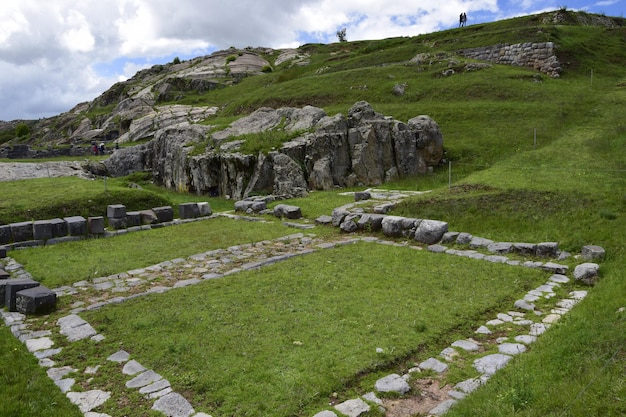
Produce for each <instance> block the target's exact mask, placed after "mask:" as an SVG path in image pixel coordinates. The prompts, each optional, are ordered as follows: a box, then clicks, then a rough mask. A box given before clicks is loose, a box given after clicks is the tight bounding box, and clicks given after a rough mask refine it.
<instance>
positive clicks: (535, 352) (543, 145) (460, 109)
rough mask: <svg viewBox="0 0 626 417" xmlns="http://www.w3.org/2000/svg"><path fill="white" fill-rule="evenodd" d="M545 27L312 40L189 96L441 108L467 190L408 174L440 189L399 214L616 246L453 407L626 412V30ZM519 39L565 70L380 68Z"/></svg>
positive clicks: (571, 245) (506, 235)
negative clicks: (521, 349)
mask: <svg viewBox="0 0 626 417" xmlns="http://www.w3.org/2000/svg"><path fill="white" fill-rule="evenodd" d="M538 23H539V21H538V20H537V19H535V18H532V17H531V18H524V19H513V20H508V21H503V22H496V23H494V24H490V25H476V26H471V27H468V28H467V30H452V31H446V32H440V33H435V34H430V35H425V36H421V37H418V38H401V39H391V40H385V41H378V42H357V43H349V44H334V45H309V46H307V48H308V49H309V50H310V52H311V53H312V54H313V55H312V64H311V65H310V66H309V67H304V68H296V69H291V70H285V71H277V72H276V73H274V74H268V75H265V76H261V77H254V78H249V79H246V80H244V81H243V82H242V83H241V84H239V85H238V86H236V87H233V88H230V89H225V90H219V91H216V92H212V93H211V94H207V95H205V96H198V97H190V98H189V100H193V101H194V102H195V103H203V104H204V103H208V104H217V105H223V104H227V103H228V105H227V107H226V109H227V111H228V112H229V115H228V117H230V118H231V120H232V115H235V114H238V113H241V112H245V111H249V110H252V109H254V108H256V107H257V106H260V105H272V106H278V105H303V104H312V105H318V106H322V107H324V108H325V109H326V110H327V112H328V113H329V114H334V113H335V112H343V113H345V112H346V111H347V109H348V108H349V107H350V106H351V105H352V104H353V103H354V102H355V101H357V100H362V99H365V100H368V101H370V103H372V104H373V105H374V107H375V109H376V110H378V111H380V112H383V113H385V114H390V115H393V116H394V117H396V118H398V119H400V120H407V119H408V118H410V117H413V116H416V115H418V114H424V113H425V114H429V115H431V116H432V117H433V118H434V119H435V120H436V121H437V122H438V123H439V124H440V126H441V128H442V130H443V132H444V135H445V140H446V147H447V148H448V151H449V157H450V158H451V159H452V161H453V180H454V183H455V184H456V185H457V187H454V188H453V189H452V190H448V188H447V180H448V174H447V171H446V170H445V169H443V168H442V169H440V170H438V171H437V172H436V173H435V175H434V176H432V177H427V178H422V179H419V180H407V181H405V182H404V183H403V184H402V185H403V186H405V187H410V188H415V189H435V190H436V191H435V192H434V193H433V194H430V195H429V196H427V197H426V198H422V199H419V200H416V201H414V202H413V203H412V204H409V205H407V206H405V207H403V208H402V211H399V212H398V213H403V214H411V215H416V216H417V217H434V218H441V219H444V220H447V221H449V222H450V225H451V228H453V229H455V230H462V231H468V232H471V233H474V234H476V235H481V236H485V237H491V238H494V239H507V240H513V239H515V240H527V241H543V240H558V241H559V242H561V244H562V246H563V247H564V248H565V249H570V250H579V249H580V246H581V245H583V244H590V243H594V244H600V245H603V246H604V247H605V248H606V249H607V251H608V254H609V255H608V260H607V261H606V262H605V263H603V265H602V275H603V280H602V282H601V283H600V284H599V285H598V286H597V287H595V288H594V289H593V290H592V291H591V295H590V297H589V298H588V299H587V300H586V301H585V302H583V303H582V304H581V305H580V306H579V307H577V308H576V309H575V310H574V311H573V312H572V314H571V315H570V316H569V317H568V318H567V319H566V320H564V321H563V322H562V323H561V324H559V325H558V326H555V328H554V329H552V330H551V331H550V332H548V334H546V335H545V336H544V337H542V339H541V341H540V342H539V343H537V344H536V345H535V346H533V348H532V350H531V352H530V353H528V354H525V355H523V357H522V358H519V359H518V360H516V361H515V363H514V366H512V367H510V368H507V369H506V370H505V371H504V372H502V374H498V375H497V376H496V377H495V378H496V381H495V383H493V384H488V385H487V386H486V387H485V388H484V389H482V390H480V391H479V392H478V393H476V395H473V396H472V397H470V399H469V400H468V401H466V402H463V403H461V404H460V406H459V407H458V409H457V410H456V411H455V412H454V413H455V414H456V415H494V416H495V415H497V416H502V415H524V416H544V415H555V416H561V415H581V416H582V415H623V414H624V413H625V412H626V411H625V410H624V406H623V404H624V401H626V387H625V383H624V381H625V379H624V376H623V368H624V365H625V363H626V356H625V352H624V350H623V346H624V341H625V339H624V336H623V335H624V334H626V319H625V314H624V313H623V312H622V313H621V312H620V311H619V309H620V308H621V307H625V306H626V302H625V301H624V298H623V297H621V296H620V294H624V292H625V290H626V288H624V282H626V281H625V280H624V278H625V277H624V272H623V271H624V270H625V269H626V268H625V267H626V265H625V264H624V248H623V241H622V239H623V230H626V196H625V191H624V190H626V184H625V178H626V174H625V172H624V170H625V169H626V166H625V163H624V161H626V155H625V154H624V152H625V150H626V146H625V145H626V143H625V142H626V127H625V123H624V121H623V115H622V113H621V110H622V109H623V108H624V104H625V103H624V101H625V98H624V94H625V92H624V88H625V87H624V85H626V84H625V83H626V77H625V76H624V72H623V63H624V62H626V55H625V51H626V48H625V47H624V46H625V45H624V44H625V34H624V29H604V28H594V27H584V28H583V27H569V26H559V27H554V26H549V27H548V26H546V27H541V30H538V28H537V27H536V26H534V25H537V24H538ZM520 40H524V41H532V40H535V41H545V40H552V41H555V42H556V43H557V44H558V45H559V46H560V50H559V56H560V58H561V60H562V62H563V63H564V66H565V71H564V73H563V77H562V78H561V79H558V80H552V79H547V78H545V77H544V79H543V82H541V83H535V82H533V81H532V75H533V74H534V72H532V71H530V70H526V69H522V68H509V67H496V68H493V69H488V70H484V71H481V72H478V73H463V74H458V75H456V76H453V77H449V78H439V77H437V76H436V74H438V73H439V72H440V71H441V70H442V69H443V68H446V67H447V62H444V63H441V64H437V63H436V64H434V65H433V66H427V67H422V68H417V67H408V66H404V65H398V66H382V65H381V64H386V63H393V62H402V61H406V60H408V59H410V58H411V57H413V56H414V55H415V54H417V53H424V52H428V53H435V52H438V51H446V50H447V51H454V50H458V49H461V48H465V47H473V46H481V45H489V44H494V43H501V42H518V41H520ZM371 65H373V66H371ZM370 66H371V67H370ZM326 67H329V68H328V69H327V70H326V71H324V72H323V74H321V75H315V71H316V70H318V69H320V68H326ZM592 69H593V73H594V78H593V84H592V83H591V78H590V75H591V70H592ZM400 82H407V84H408V89H407V94H406V95H405V96H403V97H396V96H393V95H392V94H391V88H392V87H393V85H394V84H396V83H400ZM363 86H367V89H366V90H364V89H362V88H361V87H363ZM226 119H227V118H225V119H224V120H226ZM219 121H220V120H219V119H216V120H214V121H211V122H217V123H219ZM534 128H537V132H538V147H537V148H536V149H534V148H533V142H532V137H533V136H532V135H533V133H532V132H533V129H534ZM332 200H333V199H332V198H330V199H329V201H332ZM425 214H428V216H426V215H425ZM43 378H45V376H43ZM22 384H26V382H22ZM42 415H44V414H42Z"/></svg>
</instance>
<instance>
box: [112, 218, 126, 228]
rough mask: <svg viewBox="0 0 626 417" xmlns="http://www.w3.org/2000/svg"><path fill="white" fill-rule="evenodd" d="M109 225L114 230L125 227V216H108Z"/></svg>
mask: <svg viewBox="0 0 626 417" xmlns="http://www.w3.org/2000/svg"><path fill="white" fill-rule="evenodd" d="M108 221H109V227H111V228H112V229H114V230H120V229H125V228H126V217H109V218H108Z"/></svg>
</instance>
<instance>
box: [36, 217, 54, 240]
mask: <svg viewBox="0 0 626 417" xmlns="http://www.w3.org/2000/svg"><path fill="white" fill-rule="evenodd" d="M53 237H54V236H53V234H52V223H51V222H50V220H36V221H34V222H33V239H35V240H48V239H52V238H53Z"/></svg>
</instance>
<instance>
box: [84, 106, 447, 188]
mask: <svg viewBox="0 0 626 417" xmlns="http://www.w3.org/2000/svg"><path fill="white" fill-rule="evenodd" d="M272 131H277V132H278V131H280V132H292V133H294V134H298V133H301V135H300V136H298V137H296V138H294V139H292V140H290V141H288V142H286V143H283V145H282V146H281V147H280V149H275V150H273V151H271V152H269V153H267V154H264V153H262V152H260V153H258V154H256V155H250V154H243V153H242V152H241V151H240V147H241V144H242V140H238V139H239V138H240V137H241V135H245V134H253V133H260V132H272ZM199 148H202V149H203V151H202V152H198V150H199ZM443 153H444V150H443V135H442V134H441V131H440V129H439V126H438V125H437V123H436V122H435V121H434V120H433V119H431V118H430V117H428V116H417V117H414V118H412V119H411V120H409V121H408V122H407V123H404V122H400V121H397V120H394V119H393V118H391V117H386V116H384V115H382V114H380V113H378V112H376V111H375V110H374V109H373V108H372V107H371V106H370V104H369V103H367V102H358V103H356V104H354V106H352V108H351V109H350V110H349V111H348V115H347V116H344V115H342V114H337V115H335V116H328V115H326V113H325V112H324V111H323V110H322V109H320V108H316V107H312V106H306V107H304V108H301V109H300V108H280V109H277V110H275V109H271V108H261V109H258V110H257V111H255V112H253V113H252V114H251V115H249V116H247V117H244V118H242V119H239V120H237V121H235V122H234V123H232V124H231V125H230V126H229V127H228V128H227V129H225V130H222V131H219V132H211V127H210V126H203V125H198V124H189V123H181V124H177V125H174V126H169V127H166V128H163V129H160V130H157V131H156V132H155V133H154V139H152V140H151V141H149V142H148V143H145V144H140V145H137V146H134V147H131V148H123V149H120V150H118V151H116V152H114V154H113V155H112V156H111V157H110V158H109V159H107V160H106V161H104V162H103V163H102V166H100V167H92V169H93V170H96V171H98V172H103V171H104V172H106V173H107V174H108V175H110V176H114V177H117V176H125V175H129V174H131V173H133V172H137V171H148V172H150V173H152V176H153V178H154V179H155V181H156V182H157V183H159V184H162V185H165V186H166V187H168V188H172V189H184V190H187V191H190V192H194V193H197V194H206V195H211V196H218V195H219V196H228V197H230V198H232V199H236V200H240V199H243V198H246V197H248V196H251V195H264V194H273V195H276V196H283V197H302V196H305V195H306V194H307V193H308V192H309V191H311V190H330V189H334V188H336V187H353V186H359V185H367V186H371V185H379V184H382V183H385V182H388V181H392V180H396V179H399V178H406V177H411V176H415V175H420V174H426V173H428V172H430V171H431V170H432V169H433V167H434V166H436V165H438V164H439V163H440V162H441V160H442V158H443Z"/></svg>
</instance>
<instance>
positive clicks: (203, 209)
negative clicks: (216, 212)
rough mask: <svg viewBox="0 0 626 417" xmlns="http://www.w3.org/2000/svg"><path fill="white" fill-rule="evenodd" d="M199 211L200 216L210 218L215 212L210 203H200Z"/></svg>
mask: <svg viewBox="0 0 626 417" xmlns="http://www.w3.org/2000/svg"><path fill="white" fill-rule="evenodd" d="M198 210H200V216H202V217H204V216H210V215H211V214H213V210H212V209H211V205H210V204H209V203H208V202H202V203H198Z"/></svg>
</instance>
